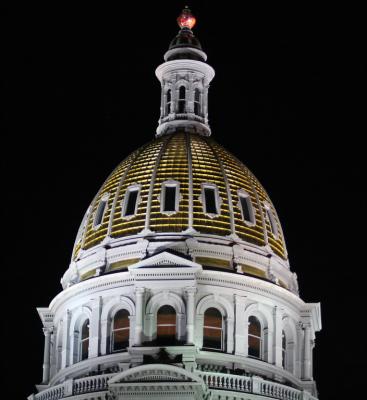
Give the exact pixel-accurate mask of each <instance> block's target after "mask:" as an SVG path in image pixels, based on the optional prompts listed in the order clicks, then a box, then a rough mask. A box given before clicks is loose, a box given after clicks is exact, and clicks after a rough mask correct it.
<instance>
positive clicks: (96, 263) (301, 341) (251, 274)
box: [28, 8, 321, 400]
mask: <svg viewBox="0 0 367 400" xmlns="http://www.w3.org/2000/svg"><path fill="white" fill-rule="evenodd" d="M177 21H178V24H179V27H180V29H179V32H178V34H177V35H176V37H174V39H173V40H172V41H171V43H170V45H169V48H168V50H167V52H166V53H165V54H164V62H163V63H162V64H161V65H160V66H158V68H157V69H156V76H157V78H158V80H159V82H160V84H161V90H162V91H161V100H160V119H159V124H158V127H157V130H156V135H155V138H152V141H151V142H149V143H147V144H146V145H144V146H142V147H141V148H139V149H137V150H136V151H134V152H133V153H132V154H130V155H127V157H126V158H125V159H124V160H123V161H122V162H121V163H120V164H119V165H118V166H117V168H116V169H115V170H114V171H113V172H112V173H111V174H110V176H109V177H108V178H107V179H106V181H105V183H104V184H103V185H102V187H101V188H100V189H99V190H98V192H97V194H96V196H95V197H94V199H93V200H92V202H91V204H90V206H89V208H88V209H87V210H86V212H85V215H84V217H83V218H82V222H81V224H80V228H79V231H78V233H77V236H76V239H75V245H74V248H73V249H72V256H71V262H70V265H69V267H68V268H67V270H66V272H65V273H64V275H63V277H62V279H61V283H62V288H63V290H62V291H61V292H60V293H59V294H58V295H57V296H56V297H55V298H54V299H53V300H52V301H51V303H50V305H49V306H48V307H43V308H38V309H37V310H38V313H39V316H40V318H41V321H42V324H43V333H44V339H45V345H44V358H43V377H42V383H41V384H39V385H36V387H37V393H36V394H31V395H30V396H29V397H28V399H29V400H58V399H64V398H67V399H70V400H71V399H75V400H76V399H78V400H89V399H90V400H107V399H135V400H140V399H160V400H161V399H182V400H188V399H203V400H204V399H205V400H209V399H210V400H223V399H228V400H229V399H231V400H237V399H238V400H255V399H256V400H260V399H268V398H272V399H284V400H308V399H310V400H316V399H317V398H318V397H317V396H318V395H317V389H316V383H315V381H314V379H313V373H312V372H313V362H312V360H313V349H314V344H315V335H316V332H318V331H320V329H321V313H320V304H319V303H305V302H304V301H303V300H302V299H301V298H300V296H299V292H298V284H297V276H296V274H295V272H293V268H291V266H290V265H289V261H288V254H287V249H286V244H285V238H284V235H283V231H282V227H281V224H280V221H279V219H278V216H277V212H276V210H275V208H274V206H273V204H272V201H271V199H270V198H269V196H268V195H267V193H266V191H265V189H264V188H263V187H262V185H261V183H260V182H259V181H258V180H257V179H256V177H255V176H254V175H253V173H252V172H251V171H249V169H248V168H247V167H246V166H245V165H244V164H243V163H242V161H240V160H239V159H237V158H236V157H235V156H234V155H232V154H231V153H229V152H228V151H227V150H226V149H224V148H223V147H222V146H221V145H220V144H218V143H217V142H216V141H215V132H212V131H211V129H210V125H209V122H208V111H209V110H208V91H209V85H210V82H211V81H212V79H213V78H214V69H213V68H212V67H211V66H210V65H209V64H207V63H206V60H207V56H206V54H205V52H204V50H203V48H202V47H201V44H200V42H199V40H198V39H197V38H196V37H195V35H194V33H193V31H192V28H193V27H194V25H195V17H194V16H193V15H192V14H191V12H190V10H189V9H188V8H185V9H184V10H183V11H182V13H181V14H180V16H179V17H178V19H177ZM152 106H154V105H152ZM157 107H158V104H157ZM122 156H126V155H124V154H122ZM81 217H82V216H81ZM55 279H56V277H55Z"/></svg>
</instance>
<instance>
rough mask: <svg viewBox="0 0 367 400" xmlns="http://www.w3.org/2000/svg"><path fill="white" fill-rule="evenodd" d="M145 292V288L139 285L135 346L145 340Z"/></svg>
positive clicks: (136, 301)
mask: <svg viewBox="0 0 367 400" xmlns="http://www.w3.org/2000/svg"><path fill="white" fill-rule="evenodd" d="M144 294H145V288H143V287H138V288H136V289H135V309H136V320H135V343H134V345H135V346H140V345H141V344H142V341H143V321H144V297H145V296H144Z"/></svg>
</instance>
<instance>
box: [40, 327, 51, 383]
mask: <svg viewBox="0 0 367 400" xmlns="http://www.w3.org/2000/svg"><path fill="white" fill-rule="evenodd" d="M51 330H52V328H43V333H44V335H45V348H44V353H43V376H42V383H43V384H46V383H48V380H49V378H50V340H51Z"/></svg>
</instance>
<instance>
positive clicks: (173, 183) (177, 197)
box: [159, 179, 181, 216]
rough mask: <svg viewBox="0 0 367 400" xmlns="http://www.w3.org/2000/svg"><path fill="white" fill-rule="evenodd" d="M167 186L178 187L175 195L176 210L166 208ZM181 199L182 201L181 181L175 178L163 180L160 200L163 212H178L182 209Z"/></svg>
mask: <svg viewBox="0 0 367 400" xmlns="http://www.w3.org/2000/svg"><path fill="white" fill-rule="evenodd" d="M167 187H174V188H176V195H175V209H174V210H169V211H167V210H165V209H164V208H165V205H166V204H165V203H166V188H167ZM180 201H181V193H180V182H178V181H175V180H171V179H170V180H167V181H164V182H162V185H161V194H160V196H159V202H160V212H161V214H165V215H168V216H170V215H173V214H176V213H178V212H179V211H180Z"/></svg>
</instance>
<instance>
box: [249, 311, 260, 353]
mask: <svg viewBox="0 0 367 400" xmlns="http://www.w3.org/2000/svg"><path fill="white" fill-rule="evenodd" d="M251 317H253V318H256V319H257V321H258V322H259V325H260V336H256V335H253V334H251V333H250V324H251V322H250V318H251ZM247 322H248V330H247V343H248V350H249V349H250V341H249V340H248V339H249V338H250V337H252V338H255V339H258V340H259V342H260V346H259V353H260V354H259V357H256V356H253V355H250V354H249V352H248V351H247V355H248V357H250V358H254V359H255V360H263V356H264V337H263V332H264V330H263V326H262V323H261V319H260V318H258V317H257V316H256V315H250V316H249V317H248V320H247Z"/></svg>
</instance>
